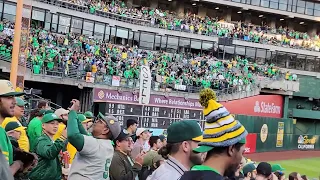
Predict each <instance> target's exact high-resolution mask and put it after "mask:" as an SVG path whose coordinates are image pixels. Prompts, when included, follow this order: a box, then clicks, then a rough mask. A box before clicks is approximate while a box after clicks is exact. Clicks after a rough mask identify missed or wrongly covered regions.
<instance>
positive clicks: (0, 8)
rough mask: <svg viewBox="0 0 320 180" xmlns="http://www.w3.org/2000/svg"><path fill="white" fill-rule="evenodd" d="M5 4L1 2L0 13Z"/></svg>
mask: <svg viewBox="0 0 320 180" xmlns="http://www.w3.org/2000/svg"><path fill="white" fill-rule="evenodd" d="M2 7H3V2H0V12H2V10H3V9H2Z"/></svg>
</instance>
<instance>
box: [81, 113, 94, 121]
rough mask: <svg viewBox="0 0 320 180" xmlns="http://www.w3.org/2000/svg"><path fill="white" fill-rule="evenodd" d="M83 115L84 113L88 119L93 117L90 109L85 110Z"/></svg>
mask: <svg viewBox="0 0 320 180" xmlns="http://www.w3.org/2000/svg"><path fill="white" fill-rule="evenodd" d="M83 115H85V116H86V118H88V119H91V118H94V116H93V113H92V112H91V111H87V112H85V113H84V114H83Z"/></svg>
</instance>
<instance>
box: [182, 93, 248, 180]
mask: <svg viewBox="0 0 320 180" xmlns="http://www.w3.org/2000/svg"><path fill="white" fill-rule="evenodd" d="M216 99H217V98H216V94H215V92H214V91H213V90H211V89H204V90H202V91H201V92H200V99H199V102H200V104H201V105H202V106H203V107H204V110H203V114H204V116H205V119H206V124H205V130H204V134H203V140H202V141H201V142H200V143H199V145H200V146H199V147H198V148H196V149H194V152H197V153H205V152H207V157H206V159H205V161H204V163H203V164H202V165H197V166H193V167H192V169H191V171H188V172H185V173H184V174H183V176H182V177H181V180H193V179H202V180H209V179H210V180H223V179H224V177H234V174H235V172H236V170H237V168H238V166H239V164H240V163H241V160H242V154H243V153H244V150H245V146H244V145H245V138H246V136H247V134H248V132H247V131H246V129H245V128H244V126H242V125H241V124H240V122H238V121H236V120H235V119H234V118H233V116H232V115H231V114H230V113H229V112H228V110H227V109H226V108H225V107H224V106H223V105H222V104H220V103H218V102H217V101H216ZM185 132H189V131H185Z"/></svg>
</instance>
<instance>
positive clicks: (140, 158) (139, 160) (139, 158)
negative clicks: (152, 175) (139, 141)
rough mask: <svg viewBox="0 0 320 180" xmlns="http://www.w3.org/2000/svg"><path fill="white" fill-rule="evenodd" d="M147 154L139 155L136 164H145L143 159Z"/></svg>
mask: <svg viewBox="0 0 320 180" xmlns="http://www.w3.org/2000/svg"><path fill="white" fill-rule="evenodd" d="M145 154H146V153H145V152H143V151H142V152H141V153H140V154H138V155H137V157H136V158H135V162H136V163H138V164H140V165H142V164H143V158H144V155H145Z"/></svg>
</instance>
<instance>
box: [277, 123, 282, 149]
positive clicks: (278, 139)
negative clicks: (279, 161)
mask: <svg viewBox="0 0 320 180" xmlns="http://www.w3.org/2000/svg"><path fill="white" fill-rule="evenodd" d="M283 134H284V122H278V132H277V143H276V147H283Z"/></svg>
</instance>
